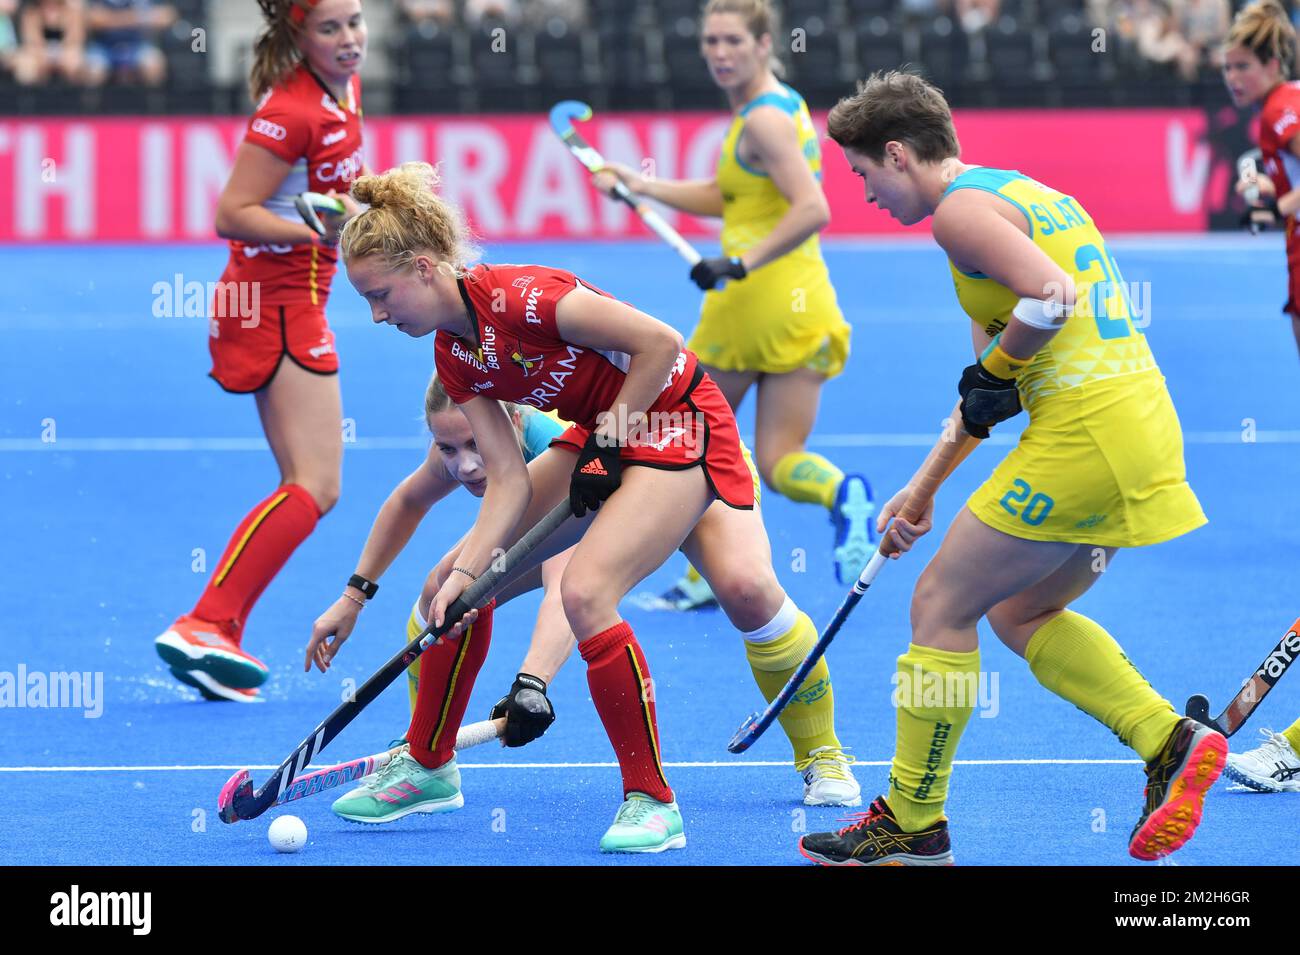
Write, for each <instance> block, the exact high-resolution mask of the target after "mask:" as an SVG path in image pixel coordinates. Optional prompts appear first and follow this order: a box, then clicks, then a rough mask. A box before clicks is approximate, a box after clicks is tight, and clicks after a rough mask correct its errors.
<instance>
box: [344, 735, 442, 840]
mask: <svg viewBox="0 0 1300 955" xmlns="http://www.w3.org/2000/svg"><path fill="white" fill-rule="evenodd" d="M463 805H465V797H464V796H463V795H461V792H460V770H458V769H457V768H456V758H455V757H454V756H453V757H452V758H451V759H449V760H447V762H445V763H443V764H442V765H441V766H439V767H438V768H437V769H425V768H424V767H423V766H421V765H420V764H419V763H418V762H416V760H415V759H414V758H413V757H412V756H411V754H410V753H409V752H405V753H402V754H401V755H400V756H398V757H397V758H396V759H394V760H393V761H392V762H391V763H389V764H388V765H387V766H385V767H384V768H383V769H381V770H380V771H379V772H377V773H375V774H374V775H373V776H368V777H366V779H365V780H364V781H363V782H362V784H361V785H360V786H358V787H357V788H356V789H354V790H352V792H350V793H348V794H347V795H346V796H340V797H339V798H338V799H336V800H334V805H333V807H332V808H333V810H334V815H336V816H339V817H340V818H343V819H346V820H348V822H369V823H379V822H393V821H395V820H398V819H401V818H402V817H403V816H409V815H410V814H411V813H413V812H454V811H455V810H457V809H459V808H460V807H461V806H463Z"/></svg>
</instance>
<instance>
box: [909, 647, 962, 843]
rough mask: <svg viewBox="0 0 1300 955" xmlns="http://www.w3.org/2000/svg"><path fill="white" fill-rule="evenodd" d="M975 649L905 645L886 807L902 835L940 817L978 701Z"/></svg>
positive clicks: (929, 824) (919, 829)
mask: <svg viewBox="0 0 1300 955" xmlns="http://www.w3.org/2000/svg"><path fill="white" fill-rule="evenodd" d="M979 672H980V652H979V650H969V651H966V652H958V651H955V650H936V649H934V648H933V647H919V646H917V645H916V644H915V643H913V644H909V645H908V648H907V652H906V653H904V654H903V655H902V656H901V657H899V658H898V676H897V683H896V685H895V688H894V699H893V702H894V708H895V709H896V710H897V712H898V716H897V721H898V733H897V738H896V741H895V743H894V762H893V765H892V767H891V768H890V770H889V799H888V802H889V808H890V809H892V810H893V811H894V818H895V819H896V820H897V821H898V824H899V826H901V827H902V829H903V830H904V831H906V832H919V831H921V830H922V829H925V828H927V827H928V826H931V825H933V824H934V823H936V822H938V821H939V820H940V819H942V818H943V804H944V802H946V801H947V799H948V780H949V778H950V777H951V776H952V760H953V755H954V754H955V753H956V752H957V742H958V741H959V740H960V739H961V734H962V731H963V730H965V729H966V723H967V722H969V720H970V715H971V711H972V710H973V709H974V708H975V705H976V703H977V702H978V700H979V692H978V681H979Z"/></svg>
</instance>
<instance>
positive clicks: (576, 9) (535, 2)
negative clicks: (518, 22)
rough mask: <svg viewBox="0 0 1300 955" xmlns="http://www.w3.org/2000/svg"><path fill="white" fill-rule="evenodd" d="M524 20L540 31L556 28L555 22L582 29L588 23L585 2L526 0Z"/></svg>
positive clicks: (581, 0)
mask: <svg viewBox="0 0 1300 955" xmlns="http://www.w3.org/2000/svg"><path fill="white" fill-rule="evenodd" d="M524 19H525V20H527V21H528V22H529V23H531V24H532V25H533V26H535V27H537V28H539V29H546V28H547V27H548V26H549V27H552V28H554V24H553V21H555V20H562V21H563V22H564V23H565V24H566V25H567V26H569V27H570V28H572V27H580V26H582V25H583V24H585V23H586V22H587V4H586V2H585V0H524Z"/></svg>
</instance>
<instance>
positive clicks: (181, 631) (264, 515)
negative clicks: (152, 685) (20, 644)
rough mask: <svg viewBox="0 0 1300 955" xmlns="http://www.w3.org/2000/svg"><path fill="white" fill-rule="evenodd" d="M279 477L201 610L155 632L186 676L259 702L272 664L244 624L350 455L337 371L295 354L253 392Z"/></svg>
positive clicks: (329, 495)
mask: <svg viewBox="0 0 1300 955" xmlns="http://www.w3.org/2000/svg"><path fill="white" fill-rule="evenodd" d="M255 398H256V402H257V409H258V413H259V415H260V417H261V419H262V428H263V430H264V431H265V433H266V439H267V442H268V443H269V444H270V446H271V451H272V453H273V454H274V455H275V460H276V463H277V464H278V465H279V468H280V485H279V487H277V488H276V489H275V491H274V492H272V494H271V495H270V496H269V497H268V498H267V499H266V500H264V501H262V502H261V503H260V504H259V505H257V506H256V507H255V508H254V509H253V510H252V511H250V512H249V513H248V515H247V516H246V517H245V518H244V521H243V523H241V524H240V526H239V527H238V528H236V530H235V533H234V534H233V535H232V537H231V539H230V543H229V545H228V546H227V548H226V551H225V553H223V554H222V557H221V560H220V562H219V563H218V565H217V566H216V567H215V568H214V570H213V574H212V577H211V579H210V580H209V581H208V584H207V586H206V587H205V589H204V592H203V595H202V596H201V597H200V599H199V601H198V603H197V604H196V605H195V608H194V611H193V612H192V613H190V614H185V615H183V616H182V617H180V618H179V619H178V620H177V621H176V622H175V623H173V624H172V626H171V627H170V628H169V629H168V630H167V631H166V632H164V633H163V634H162V635H161V636H159V637H158V639H157V640H156V641H155V646H156V647H157V650H158V653H159V655H160V656H161V657H162V658H163V659H164V660H165V661H166V662H167V663H168V664H169V665H170V667H171V672H172V674H173V675H174V676H175V677H176V678H177V679H178V680H180V681H181V682H183V683H187V684H189V685H190V686H193V687H195V688H197V689H198V690H199V692H200V693H202V694H203V696H204V697H206V698H207V699H212V700H233V701H237V702H255V701H256V700H257V699H258V694H257V691H256V687H258V686H259V685H260V684H261V683H263V682H264V681H265V680H266V678H267V676H268V674H269V671H268V670H267V668H266V665H265V664H263V663H262V662H261V661H260V660H258V659H257V658H256V657H253V656H252V655H251V654H249V653H248V652H247V651H245V650H244V649H243V648H242V645H241V642H242V636H243V627H244V624H245V622H246V621H247V619H248V615H249V613H250V612H251V611H252V608H253V606H254V605H255V604H256V602H257V600H258V598H259V597H260V596H261V595H262V591H263V590H265V589H266V586H267V585H268V584H269V583H270V582H271V580H272V579H273V578H274V577H275V575H276V573H278V572H279V570H280V568H281V567H282V566H283V565H284V563H285V562H286V561H287V560H288V559H289V556H290V555H291V554H292V553H293V551H294V550H295V549H296V548H297V546H298V544H299V543H301V542H302V540H304V539H305V538H306V537H307V536H308V535H309V534H310V533H311V531H312V530H313V529H314V528H315V526H316V521H317V520H318V519H319V518H320V517H321V516H322V515H324V514H325V513H326V512H328V511H329V510H330V509H331V508H332V507H333V506H334V504H335V502H336V501H337V500H338V496H339V484H340V474H341V471H342V462H343V435H342V428H341V421H342V414H343V411H342V401H341V399H340V397H339V383H338V377H337V376H336V375H317V374H313V373H312V372H309V371H307V370H305V369H303V368H301V367H299V366H298V365H297V364H295V363H294V362H293V361H292V360H291V359H290V358H289V357H288V356H285V357H283V358H281V359H280V365H279V368H278V370H277V371H276V373H275V375H274V377H273V378H272V379H271V381H270V383H269V384H268V385H267V386H266V387H265V388H263V389H262V390H261V391H259V392H257V393H256V395H255Z"/></svg>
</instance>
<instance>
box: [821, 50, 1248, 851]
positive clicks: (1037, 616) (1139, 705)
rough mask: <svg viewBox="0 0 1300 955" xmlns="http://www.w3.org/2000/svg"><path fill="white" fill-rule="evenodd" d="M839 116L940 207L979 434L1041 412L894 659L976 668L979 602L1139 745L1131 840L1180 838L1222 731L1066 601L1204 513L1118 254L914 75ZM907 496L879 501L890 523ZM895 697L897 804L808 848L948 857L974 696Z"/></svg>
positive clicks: (1044, 677) (902, 668)
mask: <svg viewBox="0 0 1300 955" xmlns="http://www.w3.org/2000/svg"><path fill="white" fill-rule="evenodd" d="M829 131H830V135H831V138H832V139H834V140H835V142H836V143H838V144H839V145H840V146H841V147H842V148H843V150H844V155H845V158H846V159H847V160H848V162H849V165H850V166H851V167H852V168H853V171H854V172H855V173H856V174H857V175H858V176H860V177H861V178H862V179H863V181H864V184H865V187H866V200H867V202H874V203H876V204H877V205H879V206H880V207H881V208H883V209H885V210H886V211H888V212H889V213H890V214H891V215H892V216H894V218H896V219H898V220H899V221H900V222H902V223H903V224H904V225H913V224H915V223H917V222H920V221H922V220H923V219H925V218H927V217H929V216H933V217H934V218H933V225H932V228H933V233H934V237H935V240H936V241H937V242H938V243H939V245H940V246H941V247H942V248H943V250H944V251H945V252H946V253H947V254H948V257H949V260H950V265H951V271H952V276H953V280H954V282H955V283H956V287H957V298H958V300H959V301H960V302H961V305H962V308H963V309H964V310H965V311H966V313H967V314H968V315H969V316H970V318H971V320H972V322H973V327H972V333H973V336H974V344H975V353H976V355H978V356H979V357H978V360H977V361H976V362H975V363H974V364H972V365H971V366H970V367H968V368H967V369H966V370H965V371H964V372H963V374H962V376H961V381H960V383H959V385H958V392H959V393H960V395H961V396H962V399H961V404H960V406H959V411H960V413H961V416H962V419H963V421H964V423H965V426H966V430H967V431H968V432H969V433H971V434H972V435H975V436H977V437H986V436H987V435H988V428H989V427H990V426H992V425H994V424H997V423H998V422H1000V421H1004V420H1006V419H1008V418H1010V417H1012V416H1014V415H1016V414H1018V413H1019V412H1020V410H1021V405H1022V401H1023V403H1024V406H1025V408H1027V410H1028V411H1029V426H1028V428H1026V430H1025V431H1024V433H1023V435H1022V436H1021V438H1020V442H1019V444H1018V445H1017V446H1016V447H1015V448H1014V449H1013V450H1012V451H1011V453H1010V454H1008V455H1007V456H1006V457H1005V458H1004V459H1003V461H1002V463H1001V464H999V465H998V467H997V468H996V469H995V470H994V471H993V474H992V475H991V476H990V477H989V479H988V480H987V481H986V482H985V483H984V485H983V486H982V487H980V488H979V489H978V490H977V491H976V492H975V493H974V494H973V495H972V496H971V498H970V500H968V501H967V502H966V507H965V508H963V509H962V510H961V511H960V512H959V513H958V515H957V517H956V519H955V520H954V521H953V523H952V526H951V527H950V528H949V530H948V534H947V536H946V537H945V539H944V541H943V544H942V545H941V546H940V548H939V551H938V553H937V554H936V555H935V557H934V559H933V560H932V561H931V562H930V564H929V566H928V567H926V569H925V571H924V572H923V573H922V574H921V577H920V579H919V580H918V581H917V584H916V590H915V593H914V594H913V598H912V642H911V646H910V647H909V648H908V650H907V652H906V653H904V654H903V655H902V656H901V657H900V658H899V660H898V667H899V672H900V674H901V675H902V676H903V677H906V678H908V679H909V680H911V681H912V682H913V683H914V682H916V679H915V678H916V677H917V676H920V677H922V682H923V685H931V684H937V685H939V686H954V685H956V684H957V683H958V682H960V681H969V679H970V678H971V677H974V676H976V675H977V674H978V673H979V666H980V662H979V649H978V642H977V636H976V629H975V628H976V624H977V623H978V622H979V620H980V619H981V618H984V617H987V618H988V621H989V623H990V624H991V625H992V627H993V630H994V632H995V633H997V635H998V637H999V638H1000V639H1001V640H1002V641H1003V642H1004V643H1005V644H1006V645H1007V646H1008V647H1010V648H1011V649H1012V650H1014V651H1015V652H1016V653H1018V654H1019V655H1021V656H1023V657H1024V658H1025V660H1026V661H1027V662H1028V664H1029V668H1030V670H1031V671H1032V672H1033V674H1034V676H1035V677H1036V678H1037V679H1038V681H1039V682H1040V683H1042V684H1043V686H1045V687H1046V688H1047V689H1049V690H1051V691H1052V692H1053V693H1055V694H1057V695H1058V696H1060V697H1062V698H1063V699H1066V700H1068V701H1069V702H1071V703H1073V704H1075V706H1077V707H1078V708H1079V709H1081V710H1083V711H1084V712H1085V713H1088V714H1089V715H1091V716H1093V717H1094V718H1095V719H1097V720H1098V721H1099V722H1101V723H1102V724H1103V725H1104V726H1106V727H1107V728H1109V729H1110V730H1112V731H1113V732H1114V733H1115V735H1116V736H1118V737H1119V739H1120V740H1121V741H1122V742H1123V743H1124V744H1125V745H1127V746H1131V747H1132V748H1133V749H1134V750H1136V751H1137V753H1138V754H1139V755H1140V756H1141V757H1142V759H1143V760H1144V761H1145V762H1146V764H1147V765H1146V776H1147V786H1146V802H1145V806H1144V808H1143V810H1142V814H1141V817H1140V818H1139V819H1138V822H1137V825H1136V826H1134V828H1133V832H1132V835H1131V837H1130V842H1129V852H1130V853H1131V854H1132V855H1134V856H1135V857H1137V858H1139V859H1155V858H1157V857H1159V856H1162V855H1165V854H1168V853H1170V852H1173V851H1174V850H1176V849H1178V848H1180V847H1181V846H1182V845H1183V844H1184V843H1186V842H1187V840H1188V839H1189V838H1191V836H1192V833H1193V832H1194V831H1195V829H1196V827H1197V824H1198V823H1199V822H1200V818H1201V808H1202V803H1203V801H1204V798H1205V793H1206V791H1207V790H1208V789H1209V787H1210V786H1211V785H1212V784H1213V782H1214V780H1215V779H1216V778H1218V776H1219V774H1220V773H1221V772H1222V770H1223V761H1224V757H1225V756H1226V755H1227V748H1228V747H1227V741H1226V740H1225V739H1224V738H1223V736H1221V735H1220V734H1219V733H1216V732H1214V731H1213V730H1211V729H1209V728H1207V727H1205V726H1202V725H1201V724H1199V723H1196V722H1194V721H1192V720H1190V719H1185V718H1183V717H1181V716H1180V715H1179V714H1178V713H1177V712H1176V711H1175V710H1174V708H1173V707H1172V706H1171V705H1170V704H1169V702H1168V701H1167V700H1166V699H1165V698H1164V697H1162V696H1161V695H1160V694H1159V693H1157V692H1156V691H1155V690H1154V689H1152V687H1151V686H1150V684H1148V683H1147V681H1146V680H1145V679H1144V678H1143V676H1142V674H1141V673H1139V672H1138V670H1137V668H1136V667H1135V666H1134V665H1133V664H1132V663H1131V662H1130V661H1129V659H1128V657H1126V656H1125V654H1124V652H1123V651H1122V650H1121V649H1120V646H1119V644H1118V643H1116V642H1115V640H1114V639H1113V638H1112V637H1111V636H1110V634H1109V633H1107V632H1106V630H1105V629H1104V628H1103V627H1102V626H1101V625H1100V624H1098V623H1097V622H1095V621H1093V620H1090V619H1089V618H1087V617H1085V616H1083V615H1082V614H1079V613H1075V612H1074V611H1072V610H1069V609H1067V608H1068V607H1069V605H1070V604H1071V603H1073V602H1074V601H1075V600H1076V599H1078V598H1079V597H1080V596H1082V595H1083V594H1084V593H1085V592H1086V591H1087V590H1088V589H1089V588H1090V587H1091V586H1092V585H1093V584H1094V583H1095V582H1096V580H1097V577H1098V574H1099V573H1100V572H1101V571H1102V570H1104V569H1105V568H1106V567H1108V566H1111V565H1112V564H1113V562H1114V558H1115V554H1116V552H1117V550H1118V549H1119V548H1120V547H1135V546H1141V545H1144V544H1155V543H1159V542H1161V541H1166V540H1169V539H1171V538H1174V537H1177V536H1179V535H1181V534H1185V533H1187V532H1188V531H1190V530H1192V529H1194V528H1196V527H1199V526H1200V525H1201V524H1203V523H1205V516H1204V514H1202V512H1201V508H1200V505H1199V504H1198V503H1197V500H1196V497H1195V495H1194V494H1193V493H1192V490H1191V488H1190V487H1188V485H1187V482H1186V480H1185V473H1184V465H1183V442H1182V432H1181V430H1180V427H1179V423H1178V416H1177V414H1176V413H1175V411H1174V406H1173V402H1172V401H1171V400H1170V397H1169V392H1168V391H1167V390H1166V388H1165V382H1164V377H1163V376H1162V375H1161V373H1160V369H1159V367H1158V366H1157V365H1156V362H1155V358H1154V357H1153V356H1152V354H1151V349H1150V347H1149V346H1148V344H1147V341H1146V337H1145V336H1144V335H1143V333H1142V330H1141V328H1139V327H1137V326H1136V325H1135V323H1134V318H1133V315H1132V313H1131V310H1130V307H1129V299H1128V296H1127V293H1126V292H1125V290H1124V287H1123V280H1122V278H1121V277H1120V274H1119V269H1118V267H1117V266H1116V264H1115V260H1114V258H1112V256H1111V254H1110V252H1109V250H1108V249H1107V248H1106V244H1105V241H1104V240H1103V239H1102V236H1101V234H1100V233H1099V232H1098V231H1097V227H1096V226H1095V225H1094V224H1093V221H1092V219H1091V218H1090V217H1089V215H1088V213H1087V212H1086V211H1085V210H1084V209H1083V208H1082V207H1081V206H1080V205H1079V203H1078V202H1076V201H1075V200H1074V199H1073V198H1071V197H1069V196H1066V195H1062V194H1061V193H1059V192H1057V191H1056V190H1054V189H1051V188H1050V187H1048V186H1045V185H1043V184H1042V183H1039V182H1035V181H1034V180H1032V179H1029V178H1028V177H1026V176H1024V175H1022V174H1020V173H1018V172H1007V171H1005V170H1001V169H986V168H982V167H979V166H973V165H970V164H968V163H964V162H961V161H960V160H959V159H958V156H959V154H960V148H959V146H958V143H957V135H956V132H955V130H954V129H953V124H952V116H951V114H950V112H949V110H948V104H947V102H946V101H945V100H944V98H943V94H942V93H940V92H939V90H937V89H935V88H934V87H933V86H931V85H929V84H928V83H926V82H925V81H924V80H922V79H921V78H920V77H917V76H913V75H910V74H906V73H899V72H891V73H886V74H884V75H881V74H876V75H874V76H872V77H871V78H870V79H869V80H867V81H866V82H865V83H863V84H862V85H861V86H860V87H859V90H858V92H857V94H856V95H855V96H852V97H849V98H847V99H844V100H841V101H840V102H839V104H838V105H837V106H836V107H835V108H834V109H833V110H832V111H831V114H830V117H829ZM1076 300H1077V305H1076V304H1075V303H1076ZM907 493H908V489H907V488H904V489H903V490H902V491H901V492H899V493H898V494H897V495H895V497H894V498H893V499H892V500H891V501H890V502H889V503H888V504H887V505H886V506H885V507H884V508H883V509H882V513H881V517H880V521H879V526H880V527H881V528H882V529H883V527H884V524H885V522H886V521H887V520H888V519H889V518H890V517H895V516H896V515H897V513H898V510H899V508H900V507H901V506H902V503H903V501H904V500H905V498H906V496H907ZM932 513H933V508H930V509H927V512H926V513H925V515H924V516H923V517H922V518H921V519H920V520H919V521H918V522H917V523H915V524H912V523H909V522H907V521H904V520H902V519H901V518H896V519H895V521H894V527H893V529H892V530H891V531H890V533H891V534H892V535H893V541H894V543H895V544H897V545H898V547H899V548H900V550H906V549H908V548H909V547H910V546H911V544H912V543H913V542H914V541H915V540H916V538H917V537H919V536H920V535H922V534H924V533H926V532H927V531H929V530H930V527H931V519H932ZM954 678H955V679H954ZM901 696H902V698H901V699H897V700H896V702H897V703H898V705H897V706H896V713H897V717H896V718H897V727H898V729H897V742H896V748H895V751H894V760H893V767H892V770H891V772H890V777H889V786H890V788H889V798H888V800H886V799H885V798H884V797H880V798H877V799H876V800H875V801H874V802H873V803H872V804H871V807H870V810H869V811H868V812H867V813H864V814H863V816H862V818H861V819H859V820H857V821H856V822H854V824H852V825H850V826H848V827H847V828H845V829H842V830H840V831H839V832H832V833H817V834H810V835H807V836H804V837H803V839H801V840H800V849H801V850H802V852H803V853H804V854H805V855H806V856H808V857H809V858H811V859H814V860H816V861H818V862H822V863H826V864H831V865H881V864H914V865H941V864H948V863H951V862H952V850H951V846H950V843H949V837H948V822H947V820H946V819H945V818H944V803H945V800H946V798H947V794H948V780H949V776H950V775H951V772H952V762H953V757H954V756H955V755H956V751H957V745H958V743H959V742H960V740H961V736H962V732H963V730H964V729H965V728H966V723H967V721H968V720H969V719H970V715H971V708H972V706H973V703H974V701H973V700H969V699H960V698H959V696H964V694H962V695H958V694H953V697H954V698H953V699H948V700H943V701H941V703H940V704H937V705H936V704H935V703H933V702H932V701H931V700H930V699H929V698H928V696H927V698H926V699H925V700H924V701H922V700H921V699H918V698H916V697H919V696H920V694H916V695H909V694H902V695H901Z"/></svg>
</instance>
